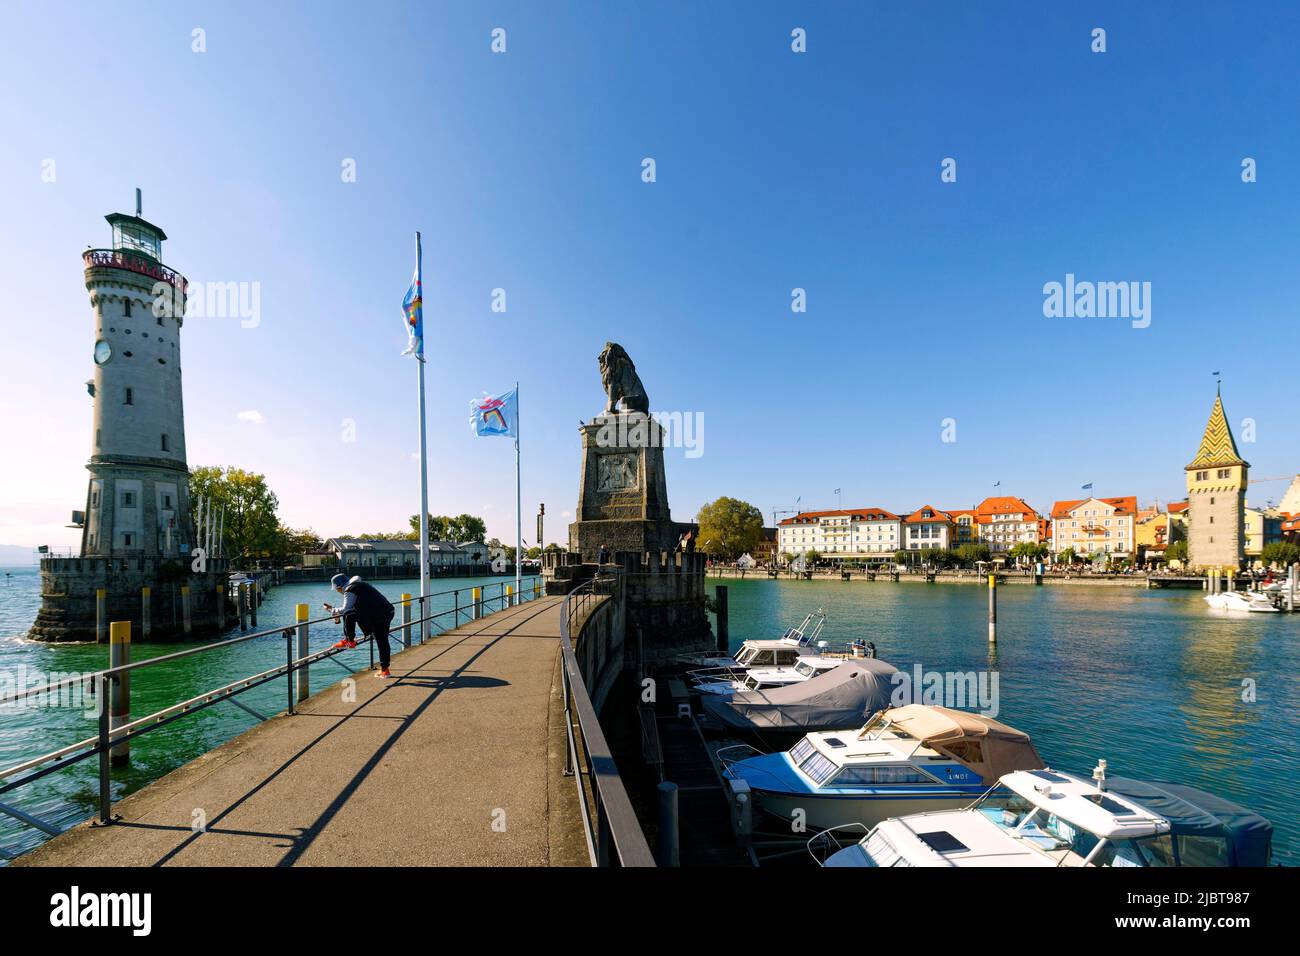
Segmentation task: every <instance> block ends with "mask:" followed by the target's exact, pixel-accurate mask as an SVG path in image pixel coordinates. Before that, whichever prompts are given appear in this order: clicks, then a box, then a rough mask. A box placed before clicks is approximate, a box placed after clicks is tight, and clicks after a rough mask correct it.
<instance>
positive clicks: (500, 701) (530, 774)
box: [14, 597, 588, 866]
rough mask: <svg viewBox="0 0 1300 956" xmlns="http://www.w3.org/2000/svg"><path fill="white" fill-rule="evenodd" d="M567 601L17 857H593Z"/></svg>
mask: <svg viewBox="0 0 1300 956" xmlns="http://www.w3.org/2000/svg"><path fill="white" fill-rule="evenodd" d="M562 603H563V599H562V598H560V597H543V598H540V599H538V600H536V601H528V602H523V603H519V604H516V605H515V606H514V607H509V608H506V609H505V610H501V611H498V612H497V613H494V614H487V615H485V616H484V617H482V618H481V619H479V620H476V621H472V622H470V623H468V624H466V625H464V626H462V627H459V628H455V629H453V630H450V631H448V632H446V633H444V634H440V635H437V636H435V637H433V638H432V639H431V640H430V641H429V642H428V643H426V644H423V645H418V644H417V645H416V646H415V647H413V648H411V649H409V650H406V651H403V652H402V653H399V654H395V655H394V657H393V661H392V673H393V677H394V679H393V680H391V681H384V680H380V679H379V678H378V677H376V676H375V675H374V673H373V672H371V671H365V670H363V671H360V672H358V673H357V674H356V675H355V677H354V678H350V679H348V680H344V681H341V682H340V683H338V684H334V685H332V686H331V687H328V688H326V689H325V690H322V691H320V692H319V693H317V694H315V695H314V696H312V697H311V698H309V699H308V700H306V701H305V702H303V703H302V704H301V705H299V707H298V708H297V713H296V714H294V715H292V716H290V715H286V714H281V715H280V716H278V717H274V718H272V719H271V720H268V721H267V722H265V723H262V724H259V725H257V726H256V727H254V728H253V729H251V730H249V731H248V732H246V733H244V734H242V735H241V736H239V737H236V738H235V739H234V740H231V741H229V742H228V743H226V744H224V745H223V746H221V747H218V748H217V749H215V750H213V751H211V752H209V753H207V754H205V755H204V756H202V757H200V758H198V759H197V760H194V761H192V762H191V763H189V764H186V765H185V766H183V767H181V768H179V769H177V770H175V771H173V772H172V773H170V774H168V775H167V776H165V777H163V778H161V779H160V780H158V781H156V782H154V783H153V784H151V785H150V786H148V787H145V788H144V789H142V790H140V791H138V792H136V793H135V794H132V795H131V796H129V797H126V798H125V799H123V800H122V801H120V802H119V803H116V804H114V806H113V813H114V815H115V816H116V817H117V818H118V820H117V822H116V823H114V824H113V825H111V826H92V825H89V824H83V825H82V826H79V827H77V828H75V829H73V830H70V831H68V832H67V833H65V834H63V835H62V836H59V837H56V838H55V839H53V840H51V841H50V842H49V843H47V844H45V845H44V846H42V847H40V848H38V849H36V850H34V851H33V852H31V853H29V854H27V855H26V856H24V857H22V858H20V859H19V860H17V861H15V863H14V865H17V866H158V865H165V866H232V865H233V866H303V865H306V866H311V865H339V866H376V865H412V866H429V865H440V866H447V865H453V866H454V865H477V866H525V865H535V866H546V865H551V866H556V865H562V866H586V865H587V863H588V857H587V850H586V844H585V842H584V836H583V827H582V823H581V819H580V814H579V806H578V802H577V796H576V793H575V788H574V781H573V778H572V777H565V776H564V775H563V770H564V763H565V752H566V743H565V725H564V710H563V697H562V693H561V689H560V688H561V682H560V671H559V665H560V660H561V657H560V654H559V633H560V614H561V607H562ZM364 653H365V652H364V650H362V651H359V652H353V653H352V654H350V655H344V656H343V658H342V660H344V661H345V662H346V663H349V664H351V665H353V666H355V665H357V664H360V663H362V662H363V661H364V657H363V656H362V655H364ZM325 666H328V667H333V665H329V664H317V665H315V667H325ZM335 669H337V668H335ZM338 672H339V674H340V675H342V674H343V671H342V670H339V671H338ZM350 681H355V684H354V685H353V686H350V685H349V682H350ZM352 692H354V693H355V700H351V693H352Z"/></svg>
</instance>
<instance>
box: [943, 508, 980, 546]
mask: <svg viewBox="0 0 1300 956" xmlns="http://www.w3.org/2000/svg"><path fill="white" fill-rule="evenodd" d="M944 513H945V514H947V515H948V517H950V518H952V546H953V547H954V548H959V547H961V546H962V545H963V544H975V543H976V542H977V541H978V540H979V523H978V522H977V520H976V512H975V509H974V508H948V509H946V510H945V512H944Z"/></svg>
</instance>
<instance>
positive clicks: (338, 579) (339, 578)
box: [330, 574, 348, 588]
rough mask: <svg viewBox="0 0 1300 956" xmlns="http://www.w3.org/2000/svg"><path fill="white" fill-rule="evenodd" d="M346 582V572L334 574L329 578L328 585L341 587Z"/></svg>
mask: <svg viewBox="0 0 1300 956" xmlns="http://www.w3.org/2000/svg"><path fill="white" fill-rule="evenodd" d="M347 583H348V576H347V575H346V574H336V575H334V577H332V578H330V587H332V588H341V587H343V586H344V585H345V584H347Z"/></svg>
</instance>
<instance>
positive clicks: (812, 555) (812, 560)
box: [804, 548, 822, 568]
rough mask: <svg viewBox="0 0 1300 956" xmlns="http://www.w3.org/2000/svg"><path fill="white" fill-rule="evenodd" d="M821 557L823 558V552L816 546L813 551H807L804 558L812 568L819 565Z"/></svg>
mask: <svg viewBox="0 0 1300 956" xmlns="http://www.w3.org/2000/svg"><path fill="white" fill-rule="evenodd" d="M821 559H822V553H821V552H820V551H818V550H817V549H816V548H814V549H813V550H812V551H809V552H807V553H806V554H805V555H804V560H805V561H807V562H808V567H810V568H815V567H817V562H818V561H820V560H821Z"/></svg>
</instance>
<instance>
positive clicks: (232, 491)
mask: <svg viewBox="0 0 1300 956" xmlns="http://www.w3.org/2000/svg"><path fill="white" fill-rule="evenodd" d="M200 495H202V496H203V510H204V512H205V513H206V512H207V503H208V502H209V501H211V502H212V514H213V525H214V528H216V527H219V526H220V520H221V519H220V517H219V516H220V514H221V511H222V509H223V508H224V509H225V515H226V517H225V529H224V532H223V534H222V537H223V538H224V540H225V553H226V554H227V555H229V556H230V557H231V558H234V559H237V560H241V561H247V560H249V559H252V558H259V557H269V556H270V555H271V554H272V553H273V552H275V550H276V549H277V547H278V546H279V544H280V540H279V535H280V520H279V518H278V517H277V516H276V510H277V509H278V508H279V507H280V499H279V498H277V497H276V496H275V493H274V492H272V491H271V489H270V488H268V487H267V485H266V476H265V475H258V474H255V473H253V472H251V471H244V470H243V469H242V468H235V467H233V466H231V467H227V468H224V469H223V468H220V467H217V466H213V465H203V466H199V467H196V468H193V469H191V470H190V501H191V503H193V504H195V505H197V503H198V499H199V496H200Z"/></svg>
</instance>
